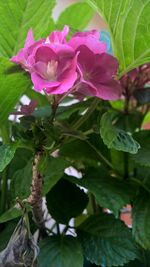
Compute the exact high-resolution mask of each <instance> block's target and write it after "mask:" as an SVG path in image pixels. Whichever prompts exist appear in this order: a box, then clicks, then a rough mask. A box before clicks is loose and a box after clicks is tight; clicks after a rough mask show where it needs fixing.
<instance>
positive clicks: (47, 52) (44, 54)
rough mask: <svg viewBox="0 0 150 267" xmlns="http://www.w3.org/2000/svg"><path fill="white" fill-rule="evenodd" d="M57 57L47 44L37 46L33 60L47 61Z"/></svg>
mask: <svg viewBox="0 0 150 267" xmlns="http://www.w3.org/2000/svg"><path fill="white" fill-rule="evenodd" d="M57 59H58V57H57V55H56V53H55V52H54V51H53V50H52V49H51V47H49V46H47V45H44V44H43V45H42V46H40V47H38V49H37V50H36V53H35V62H38V61H42V62H45V63H48V62H49V61H51V60H57Z"/></svg>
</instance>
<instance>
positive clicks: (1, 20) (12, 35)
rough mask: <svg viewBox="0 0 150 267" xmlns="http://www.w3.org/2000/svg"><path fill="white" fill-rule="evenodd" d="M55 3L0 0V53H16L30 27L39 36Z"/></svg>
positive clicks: (10, 54)
mask: <svg viewBox="0 0 150 267" xmlns="http://www.w3.org/2000/svg"><path fill="white" fill-rule="evenodd" d="M55 3H56V2H55V0H51V1H49V0H44V1H43V0H32V1H30V0H21V1H19V2H18V0H13V1H12V0H6V1H5V0H1V1H0V25H1V27H0V40H1V43H0V55H2V56H7V57H10V56H12V55H14V54H15V53H17V52H18V50H19V49H20V48H21V47H23V46H24V41H25V38H26V35H27V31H28V30H29V29H30V28H32V29H33V31H34V34H35V37H36V38H41V37H42V34H43V33H44V32H45V30H47V28H48V25H49V20H50V18H51V17H50V16H51V12H52V9H53V7H54V6H55ZM7 90H8V89H7ZM5 92H6V90H5Z"/></svg>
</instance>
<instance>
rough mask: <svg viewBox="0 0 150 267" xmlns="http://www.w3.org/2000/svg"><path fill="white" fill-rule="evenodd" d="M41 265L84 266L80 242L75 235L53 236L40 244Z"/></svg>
mask: <svg viewBox="0 0 150 267" xmlns="http://www.w3.org/2000/svg"><path fill="white" fill-rule="evenodd" d="M39 262H40V267H50V266H54V267H57V266H59V267H70V266H71V267H83V255H82V249H81V246H80V243H79V242H78V241H77V239H76V238H75V237H73V236H69V235H67V236H52V237H49V238H47V239H45V240H43V241H42V242H41V244H40V255H39Z"/></svg>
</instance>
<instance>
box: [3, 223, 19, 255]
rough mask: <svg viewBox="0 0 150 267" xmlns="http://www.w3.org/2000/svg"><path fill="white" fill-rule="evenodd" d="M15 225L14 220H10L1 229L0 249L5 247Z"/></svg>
mask: <svg viewBox="0 0 150 267" xmlns="http://www.w3.org/2000/svg"><path fill="white" fill-rule="evenodd" d="M15 227H16V222H13V221H12V222H10V223H7V224H6V226H5V227H4V228H3V230H1V231H0V251H2V250H3V249H4V248H5V247H6V245H7V243H8V241H9V239H10V237H11V235H12V233H13V231H14V229H15Z"/></svg>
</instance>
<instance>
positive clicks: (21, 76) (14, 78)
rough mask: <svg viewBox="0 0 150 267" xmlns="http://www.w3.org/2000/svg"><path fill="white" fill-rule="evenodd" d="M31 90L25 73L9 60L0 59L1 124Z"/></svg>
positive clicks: (29, 80) (29, 81)
mask: <svg viewBox="0 0 150 267" xmlns="http://www.w3.org/2000/svg"><path fill="white" fill-rule="evenodd" d="M30 88H31V79H30V78H29V77H28V75H27V74H26V72H25V71H23V70H21V68H20V67H18V66H15V65H14V64H12V63H11V62H10V61H9V60H7V59H4V58H0V99H1V104H0V123H1V124H3V123H4V122H5V120H7V117H8V116H9V114H10V112H11V111H12V110H13V108H14V106H15V105H16V104H17V102H18V101H19V99H20V97H21V96H22V95H23V93H24V92H25V91H26V90H27V89H29V90H31V89H30Z"/></svg>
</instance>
